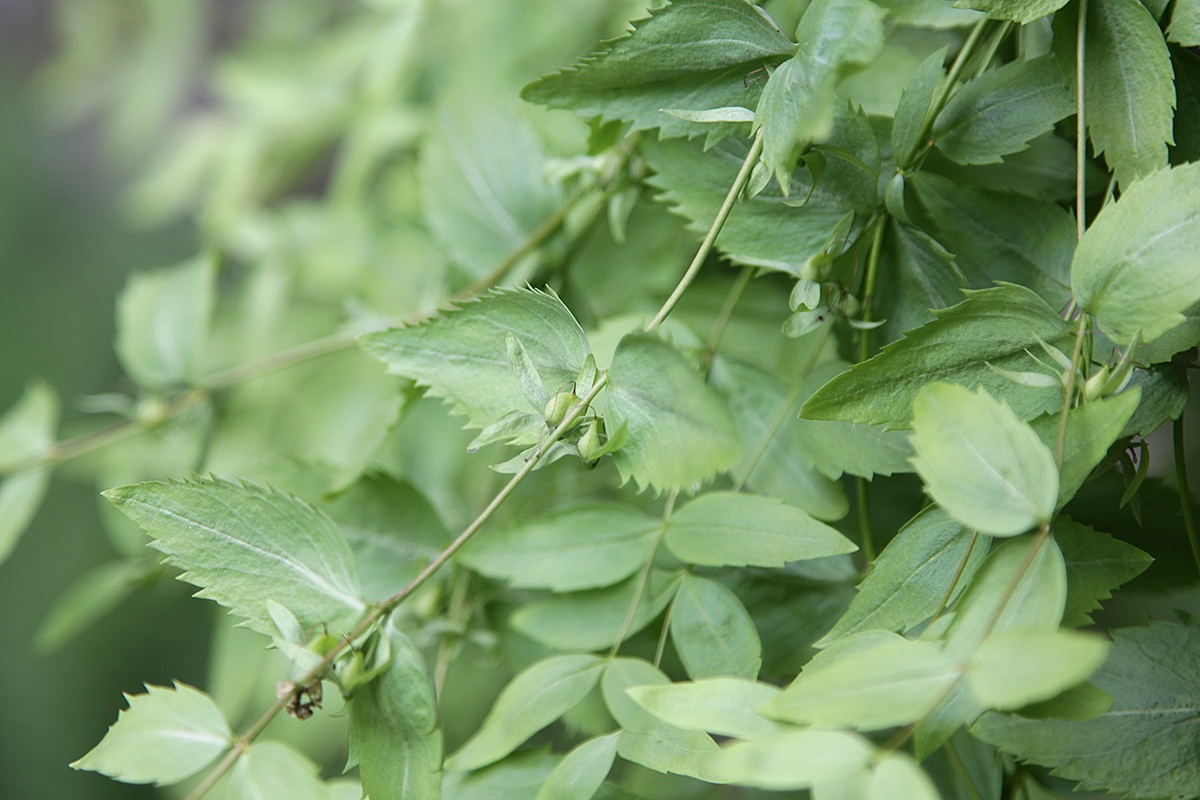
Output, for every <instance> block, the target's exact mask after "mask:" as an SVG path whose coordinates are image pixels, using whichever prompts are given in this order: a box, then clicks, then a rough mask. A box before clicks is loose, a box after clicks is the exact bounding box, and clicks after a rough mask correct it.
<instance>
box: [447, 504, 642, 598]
mask: <svg viewBox="0 0 1200 800" xmlns="http://www.w3.org/2000/svg"><path fill="white" fill-rule="evenodd" d="M660 525H661V523H660V522H659V520H656V519H654V518H653V517H650V516H647V515H646V514H645V513H644V512H642V511H640V510H638V509H637V508H635V507H633V506H626V505H619V504H616V503H594V504H586V505H579V506H574V507H571V508H567V509H563V510H561V511H553V512H550V513H547V514H542V515H540V516H537V517H532V518H520V519H516V520H513V521H511V522H508V523H504V524H500V525H497V526H496V527H495V528H494V529H492V530H489V531H488V532H487V535H486V536H480V537H478V538H476V539H473V540H472V541H471V543H470V544H468V545H467V546H466V547H465V548H463V550H462V555H461V556H460V558H461V559H462V561H463V563H464V564H466V565H467V566H468V567H470V568H471V569H473V570H475V571H476V572H479V573H482V574H484V575H487V576H488V577H489V578H499V579H501V580H506V581H508V582H509V583H511V584H512V585H513V586H517V587H523V588H535V589H551V590H553V591H556V592H571V591H577V590H580V589H593V588H596V587H600V586H611V585H612V584H614V583H617V582H619V581H622V580H624V579H625V578H628V577H629V576H630V575H632V574H633V573H634V572H636V571H637V569H638V567H640V566H641V565H642V564H643V563H644V562H645V561H646V558H647V557H649V555H650V550H651V548H652V547H653V546H654V541H655V533H656V532H657V530H658V528H659V526H660Z"/></svg>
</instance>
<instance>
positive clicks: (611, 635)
mask: <svg viewBox="0 0 1200 800" xmlns="http://www.w3.org/2000/svg"><path fill="white" fill-rule="evenodd" d="M637 583H638V577H637V576H634V577H631V578H628V579H626V580H624V581H622V582H621V583H619V584H617V585H615V586H609V587H606V588H603V589H592V590H590V591H586V592H572V593H570V594H564V595H561V596H557V597H552V598H550V599H548V600H540V601H534V602H531V603H526V604H525V605H523V606H521V607H520V608H518V609H517V610H516V611H515V612H513V615H512V617H511V620H510V621H511V624H512V626H513V627H514V628H516V629H517V630H518V631H520V632H521V633H524V634H525V635H526V636H530V637H532V638H534V639H536V640H537V641H539V642H541V643H542V644H545V645H547V646H549V647H554V648H557V649H559V650H600V649H602V648H606V647H611V646H612V645H613V644H615V643H616V641H617V637H618V636H619V635H620V634H621V631H622V630H623V629H624V628H625V624H626V619H627V617H628V615H629V607H630V606H631V605H632V604H633V601H634V595H635V594H636V592H637ZM678 585H679V574H678V573H675V572H666V571H664V570H657V569H652V570H651V571H650V577H649V579H648V580H647V582H646V587H645V589H644V590H643V591H642V595H641V601H640V602H639V603H638V606H637V610H636V611H635V612H634V615H633V620H632V622H630V623H629V630H628V631H627V632H626V636H632V635H633V634H635V633H637V632H638V631H640V630H641V629H642V628H644V627H646V625H647V624H649V622H650V620H652V619H654V618H655V617H657V616H658V615H659V614H661V613H662V610H663V609H664V608H666V607H667V603H669V602H671V598H672V597H674V596H675V590H676V589H677V588H678Z"/></svg>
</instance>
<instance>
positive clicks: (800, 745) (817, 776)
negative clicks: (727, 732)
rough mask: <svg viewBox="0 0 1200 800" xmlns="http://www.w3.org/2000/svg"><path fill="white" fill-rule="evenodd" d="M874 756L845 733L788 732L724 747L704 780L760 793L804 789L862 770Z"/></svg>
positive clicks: (867, 745) (870, 749) (872, 750)
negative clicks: (766, 790) (738, 786)
mask: <svg viewBox="0 0 1200 800" xmlns="http://www.w3.org/2000/svg"><path fill="white" fill-rule="evenodd" d="M874 754H875V748H874V747H872V746H871V744H870V743H869V742H868V741H867V740H866V739H864V738H862V737H861V736H856V735H855V734H852V733H847V732H845V731H822V730H811V731H802V730H789V731H782V732H780V733H777V734H775V735H774V736H770V737H766V738H762V739H755V740H753V741H749V742H737V743H735V744H733V745H731V746H730V747H726V748H725V749H723V750H721V751H720V754H719V755H718V756H717V757H716V758H715V759H714V760H713V762H712V763H711V765H710V766H709V769H708V775H709V779H710V780H713V781H717V782H719V783H736V784H740V785H742V786H755V787H758V788H761V789H774V790H786V789H808V788H811V787H813V786H819V785H821V784H825V783H830V782H832V781H837V780H840V779H843V778H846V777H847V776H849V775H852V774H854V773H856V772H859V771H861V770H864V769H866V768H867V766H868V765H869V764H870V761H871V758H872V757H873V756H874Z"/></svg>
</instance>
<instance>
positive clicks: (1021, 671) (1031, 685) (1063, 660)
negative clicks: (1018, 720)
mask: <svg viewBox="0 0 1200 800" xmlns="http://www.w3.org/2000/svg"><path fill="white" fill-rule="evenodd" d="M1107 655H1108V642H1107V641H1105V640H1104V639H1102V638H1100V637H1099V636H1096V635H1095V634H1084V633H1075V632H1074V631H1029V630H1021V629H1019V628H1010V629H1009V630H1006V631H1001V632H1000V633H997V634H996V635H995V636H990V637H988V638H987V639H986V640H985V641H984V643H983V644H982V645H980V646H979V649H978V650H977V651H975V655H974V656H972V657H971V663H970V666H969V668H968V672H967V683H968V685H969V686H970V687H971V692H972V693H974V695H975V696H976V697H977V698H979V700H980V701H981V702H982V703H983V704H984V705H986V706H987V707H989V708H994V709H998V710H1001V711H1004V710H1012V709H1016V708H1021V707H1022V706H1026V705H1029V704H1030V703H1036V702H1039V701H1042V700H1049V699H1050V698H1051V697H1054V696H1055V695H1057V694H1059V693H1060V692H1063V691H1064V690H1066V689H1070V688H1071V687H1072V686H1076V685H1078V684H1080V683H1083V682H1084V681H1085V680H1087V679H1088V677H1089V676H1090V675H1091V674H1092V673H1093V672H1095V671H1096V668H1097V667H1099V666H1100V665H1101V664H1103V663H1104V658H1105V656H1107Z"/></svg>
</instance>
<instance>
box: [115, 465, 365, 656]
mask: <svg viewBox="0 0 1200 800" xmlns="http://www.w3.org/2000/svg"><path fill="white" fill-rule="evenodd" d="M104 496H105V497H107V498H108V499H109V500H110V501H111V502H112V503H113V504H114V505H116V506H117V507H118V508H119V509H121V511H123V512H124V513H125V514H126V515H127V516H128V517H129V518H130V519H132V520H133V521H134V522H136V523H137V524H138V525H140V526H141V527H142V528H143V529H145V531H146V532H147V533H149V534H150V536H151V538H152V539H153V541H152V542H151V544H152V545H153V546H154V547H155V548H157V549H159V550H161V551H162V552H164V553H166V554H167V562H168V563H170V564H173V565H175V566H177V567H180V568H182V569H183V570H185V572H184V573H183V574H182V575H180V579H181V580H185V581H187V582H188V583H191V584H194V585H196V586H199V587H200V591H199V592H198V593H197V594H196V596H197V597H206V598H209V599H212V600H215V601H217V602H218V603H220V604H221V605H223V606H225V607H227V608H229V609H230V610H231V611H233V612H234V613H235V614H238V615H239V616H242V617H245V618H246V619H247V620H248V624H249V625H250V627H251V628H254V629H255V630H257V631H259V632H260V633H265V634H267V635H268V636H270V635H272V632H273V631H274V630H275V626H274V624H273V623H272V622H271V618H270V614H269V613H268V611H267V605H266V603H267V601H268V600H274V601H275V602H277V603H279V604H281V605H283V606H285V607H287V608H288V609H290V610H291V611H292V613H293V614H295V616H296V618H297V619H298V620H299V621H300V623H301V625H302V626H304V628H305V629H306V630H307V629H315V628H316V627H317V626H319V625H327V626H329V627H330V628H333V629H334V630H340V629H345V628H348V627H349V626H350V625H352V624H353V623H354V622H355V621H356V620H357V619H358V617H359V616H361V615H362V613H363V612H364V611H365V610H366V603H365V602H363V600H362V597H361V596H362V589H361V587H360V585H359V580H358V570H357V568H356V567H355V564H354V555H353V553H351V552H350V546H349V545H348V544H347V543H346V537H345V536H344V535H343V534H342V532H341V530H339V529H338V527H337V525H335V524H334V523H333V521H332V520H330V519H329V518H328V517H326V516H325V515H324V514H322V513H320V512H319V511H315V510H314V509H313V508H311V507H310V506H308V505H305V504H304V503H302V502H301V501H299V500H297V499H295V498H292V497H289V496H287V495H284V494H281V493H279V492H276V491H274V490H272V489H266V488H263V487H261V486H255V485H253V484H247V483H240V484H238V483H230V482H229V481H225V480H221V479H219V478H194V479H191V480H187V481H172V482H170V483H159V482H147V483H137V484H133V485H131V486H123V487H120V488H117V489H109V490H108V491H106V492H104Z"/></svg>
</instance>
